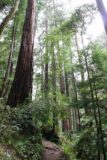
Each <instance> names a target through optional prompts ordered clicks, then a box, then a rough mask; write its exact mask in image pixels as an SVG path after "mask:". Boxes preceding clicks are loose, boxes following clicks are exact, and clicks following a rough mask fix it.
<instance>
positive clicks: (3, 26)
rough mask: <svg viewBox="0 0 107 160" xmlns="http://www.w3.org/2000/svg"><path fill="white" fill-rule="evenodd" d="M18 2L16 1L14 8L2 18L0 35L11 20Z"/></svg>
mask: <svg viewBox="0 0 107 160" xmlns="http://www.w3.org/2000/svg"><path fill="white" fill-rule="evenodd" d="M19 3H20V0H16V2H15V5H14V7H12V9H11V10H10V12H9V14H8V15H7V16H6V17H5V18H4V20H3V22H2V23H1V24H0V35H1V34H2V32H3V31H4V29H5V27H6V26H7V24H8V22H9V21H10V20H11V19H12V18H13V16H14V15H15V13H16V11H17V10H18V7H19Z"/></svg>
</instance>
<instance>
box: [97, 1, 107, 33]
mask: <svg viewBox="0 0 107 160" xmlns="http://www.w3.org/2000/svg"><path fill="white" fill-rule="evenodd" d="M96 3H97V7H98V10H99V12H100V14H101V17H102V19H103V23H104V27H105V31H106V34H107V11H106V8H105V6H104V3H103V0H96Z"/></svg>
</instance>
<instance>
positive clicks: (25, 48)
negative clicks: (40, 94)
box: [7, 0, 35, 107]
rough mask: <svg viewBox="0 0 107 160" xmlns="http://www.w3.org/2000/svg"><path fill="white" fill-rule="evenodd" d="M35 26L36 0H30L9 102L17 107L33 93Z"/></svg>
mask: <svg viewBox="0 0 107 160" xmlns="http://www.w3.org/2000/svg"><path fill="white" fill-rule="evenodd" d="M34 28H35V0H28V7H27V11H26V17H25V23H24V27H23V35H22V42H21V47H20V52H19V57H18V62H17V67H16V72H15V78H14V81H13V84H12V88H11V90H10V94H9V97H8V101H7V104H8V105H10V106H12V107H15V106H17V105H18V104H20V103H23V102H24V101H25V100H26V99H27V98H29V96H31V94H32V76H33V72H32V71H33V66H32V63H33V43H34Z"/></svg>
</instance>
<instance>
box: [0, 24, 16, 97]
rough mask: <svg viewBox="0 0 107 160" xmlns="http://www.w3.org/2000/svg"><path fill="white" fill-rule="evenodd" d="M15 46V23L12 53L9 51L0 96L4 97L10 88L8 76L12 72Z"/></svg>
mask: <svg viewBox="0 0 107 160" xmlns="http://www.w3.org/2000/svg"><path fill="white" fill-rule="evenodd" d="M14 47H15V24H13V28H12V42H11V46H10V53H9V57H8V62H7V69H6V72H5V76H4V79H3V85H2V89H1V93H0V97H4V96H5V94H6V92H7V90H8V85H9V81H8V77H9V75H10V73H11V72H12V66H13V62H12V57H13V52H14Z"/></svg>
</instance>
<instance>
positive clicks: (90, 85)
mask: <svg viewBox="0 0 107 160" xmlns="http://www.w3.org/2000/svg"><path fill="white" fill-rule="evenodd" d="M81 40H82V46H83V50H84V58H85V66H86V71H87V75H88V82H89V87H90V95H91V100H92V105H93V110H94V119H95V125H96V129H97V141H96V148H97V149H98V157H97V159H98V160H100V158H101V151H100V144H101V141H100V130H99V122H98V117H97V110H96V104H95V99H94V91H93V86H92V82H91V78H90V70H89V65H88V60H87V54H86V52H85V47H84V40H83V36H82V33H81Z"/></svg>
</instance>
